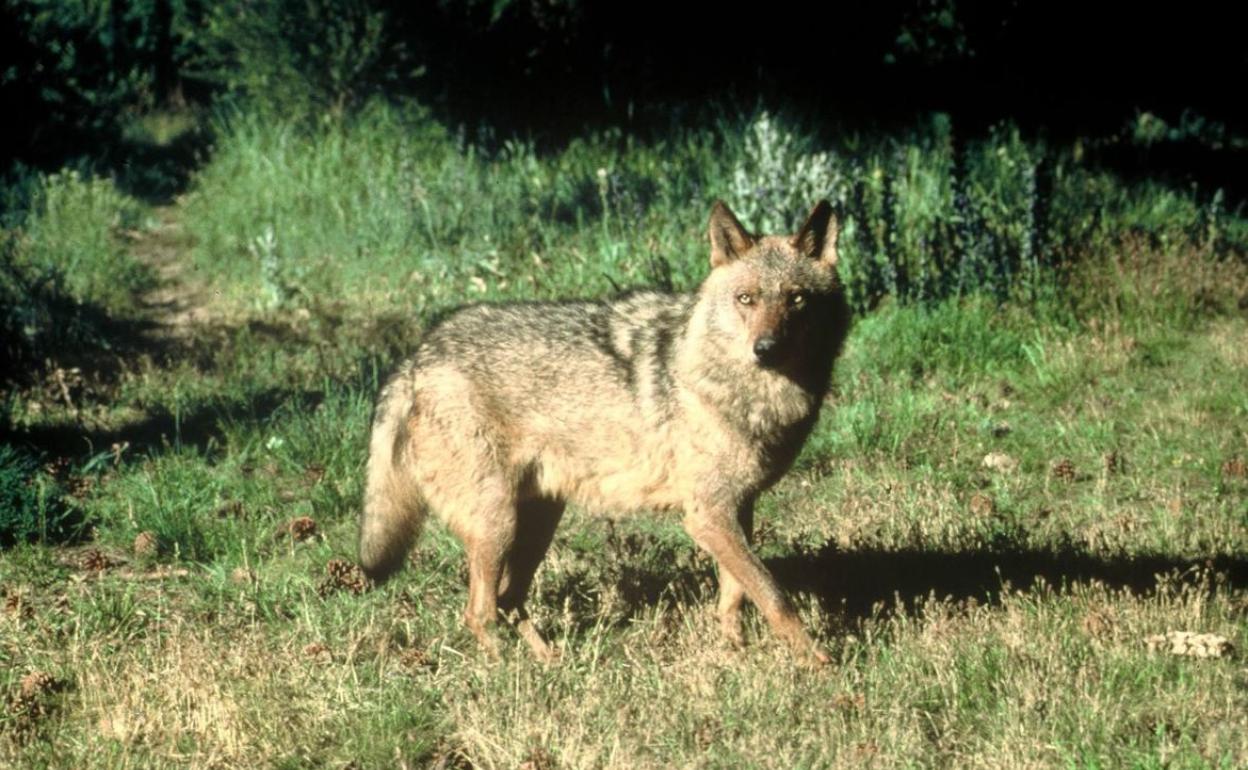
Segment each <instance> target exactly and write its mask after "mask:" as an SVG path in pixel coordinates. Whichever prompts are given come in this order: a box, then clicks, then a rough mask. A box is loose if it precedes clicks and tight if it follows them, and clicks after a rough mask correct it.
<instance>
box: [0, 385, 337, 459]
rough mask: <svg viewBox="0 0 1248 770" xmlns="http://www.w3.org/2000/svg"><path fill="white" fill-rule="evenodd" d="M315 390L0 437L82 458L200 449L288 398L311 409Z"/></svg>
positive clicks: (270, 392)
mask: <svg viewBox="0 0 1248 770" xmlns="http://www.w3.org/2000/svg"><path fill="white" fill-rule="evenodd" d="M323 398H324V394H323V393H321V392H320V391H303V390H285V389H275V388H271V389H265V390H261V391H257V392H255V393H251V394H249V395H248V396H247V397H246V398H244V399H240V400H226V399H214V400H213V401H211V402H208V403H202V404H197V405H195V406H194V407H192V408H190V409H188V410H187V411H186V412H174V411H170V410H169V409H168V408H167V407H165V406H161V407H159V408H157V409H155V410H153V411H152V412H151V413H150V414H148V415H146V416H145V417H143V418H142V419H140V420H136V421H133V422H128V423H125V424H123V425H119V426H117V427H113V428H91V427H87V426H83V425H77V424H72V423H62V424H58V425H48V426H39V427H35V428H27V429H16V430H15V429H9V431H8V432H7V434H6V435H4V436H3V440H4V441H5V442H7V443H10V444H14V445H17V446H21V447H26V448H29V449H32V450H36V451H39V452H42V453H46V454H48V455H51V456H54V457H77V458H83V457H88V456H90V455H93V454H96V453H99V452H106V451H109V450H110V448H112V447H126V451H128V452H132V453H138V454H144V453H146V452H148V451H149V450H157V449H165V448H168V447H171V446H183V447H193V448H196V449H200V450H204V449H206V448H208V446H209V445H210V444H212V443H215V442H216V441H217V440H219V439H220V438H221V437H222V435H223V434H222V429H221V427H222V425H223V424H226V423H230V422H252V423H261V422H263V421H264V420H266V419H268V418H269V417H270V416H271V415H272V414H273V413H274V412H275V411H277V409H278V408H279V407H289V406H290V405H291V404H296V405H298V407H299V408H303V409H311V408H313V407H315V406H316V405H317V404H319V403H320V402H321V400H323Z"/></svg>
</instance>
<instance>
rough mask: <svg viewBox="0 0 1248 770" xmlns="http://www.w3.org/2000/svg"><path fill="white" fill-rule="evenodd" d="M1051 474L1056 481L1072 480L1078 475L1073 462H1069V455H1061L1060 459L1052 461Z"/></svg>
mask: <svg viewBox="0 0 1248 770" xmlns="http://www.w3.org/2000/svg"><path fill="white" fill-rule="evenodd" d="M1052 474H1053V478H1055V479H1057V480H1058V481H1065V482H1071V481H1074V480H1075V478H1076V477H1077V476H1078V475H1079V474H1078V472H1077V471H1076V470H1075V464H1074V463H1073V462H1071V460H1070V458H1069V457H1063V458H1062V459H1060V460H1058V461H1057V462H1055V463H1053V468H1052Z"/></svg>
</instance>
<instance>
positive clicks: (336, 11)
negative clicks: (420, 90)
mask: <svg viewBox="0 0 1248 770" xmlns="http://www.w3.org/2000/svg"><path fill="white" fill-rule="evenodd" d="M377 5H378V4H377V3H374V2H370V0H347V2H337V1H336V0H277V1H276V2H266V3H253V2H245V1H235V2H227V3H220V4H217V5H215V6H213V7H212V9H211V10H210V11H209V12H208V18H207V28H206V29H205V30H204V35H203V37H202V44H203V46H204V51H203V53H202V55H201V61H200V68H201V69H202V70H203V71H204V73H205V74H206V75H207V76H208V77H209V78H211V79H213V80H215V81H216V82H218V83H220V84H222V85H224V86H225V88H226V89H227V90H228V91H229V92H231V93H233V94H235V95H236V96H241V97H243V98H244V99H245V100H247V101H248V103H249V104H251V105H252V107H253V108H254V109H260V110H262V111H264V112H265V113H266V115H268V116H270V117H282V118H287V119H289V118H291V117H297V118H299V119H309V118H311V119H320V118H329V119H333V120H338V119H341V118H343V117H344V116H345V115H347V114H348V113H350V112H353V111H354V110H356V109H357V108H359V107H360V106H361V105H362V104H364V103H365V102H366V101H367V100H368V99H369V98H370V97H372V96H375V95H378V94H381V93H383V92H384V91H385V90H386V89H392V88H395V87H396V86H398V85H400V84H401V83H403V82H405V81H407V80H409V79H411V78H413V77H416V76H417V75H418V74H419V70H418V69H417V68H416V67H415V66H414V65H413V64H412V63H411V59H410V57H409V56H408V55H407V52H406V50H405V48H404V46H403V43H402V41H401V39H400V38H399V37H398V35H397V34H396V31H395V28H394V26H393V25H392V23H391V21H390V19H389V18H388V15H387V14H386V12H385V11H384V10H382V9H380V8H378V7H377Z"/></svg>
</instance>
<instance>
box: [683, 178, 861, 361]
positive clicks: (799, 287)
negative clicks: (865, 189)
mask: <svg viewBox="0 0 1248 770" xmlns="http://www.w3.org/2000/svg"><path fill="white" fill-rule="evenodd" d="M709 231H710V239H711V274H710V275H709V276H708V277H707V279H706V281H705V282H704V283H703V285H702V289H701V291H700V293H699V294H700V301H702V302H708V303H710V304H711V305H712V309H711V313H710V317H709V319H708V320H709V322H710V326H711V331H712V333H714V334H715V335H716V336H717V337H718V338H720V339H721V340H722V341H724V342H725V343H727V344H726V347H727V348H728V349H729V351H730V352H732V353H734V354H735V355H734V357H737V358H740V359H745V360H749V361H752V362H753V363H756V364H757V365H759V366H761V367H764V368H768V369H781V370H784V369H790V368H791V367H792V365H793V364H794V363H795V362H797V361H800V360H802V359H803V358H804V357H807V356H809V355H811V354H812V353H814V352H815V351H812V350H810V346H811V345H818V344H819V341H820V340H819V337H820V336H821V335H824V336H826V335H829V334H830V333H831V331H832V330H830V329H828V328H827V327H828V325H829V323H830V322H831V321H832V317H831V316H832V310H833V309H834V308H835V307H836V303H838V302H842V301H843V300H841V298H840V295H839V288H838V286H837V280H836V238H837V223H836V219H835V217H834V216H833V214H832V206H831V204H829V203H828V202H827V201H826V200H825V201H820V202H819V203H818V204H817V205H816V206H815V207H814V209H812V210H811V212H810V216H809V217H807V219H806V224H804V225H802V228H801V229H800V230H798V232H797V234H796V235H791V236H784V235H766V236H756V235H753V234H751V233H749V232H748V231H746V229H745V228H744V227H742V225H741V222H740V221H738V220H737V218H736V216H735V215H734V214H733V213H732V211H731V210H730V209H729V208H728V206H726V205H725V204H724V203H723V201H716V202H715V205H714V207H713V208H712V209H711V221H710V226H709Z"/></svg>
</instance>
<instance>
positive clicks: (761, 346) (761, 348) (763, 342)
mask: <svg viewBox="0 0 1248 770" xmlns="http://www.w3.org/2000/svg"><path fill="white" fill-rule="evenodd" d="M775 350H776V338H775V337H759V338H758V339H757V340H755V341H754V357H755V358H757V359H758V360H759V361H766V360H768V359H770V358H771V357H772V355H773V354H774V353H775Z"/></svg>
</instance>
